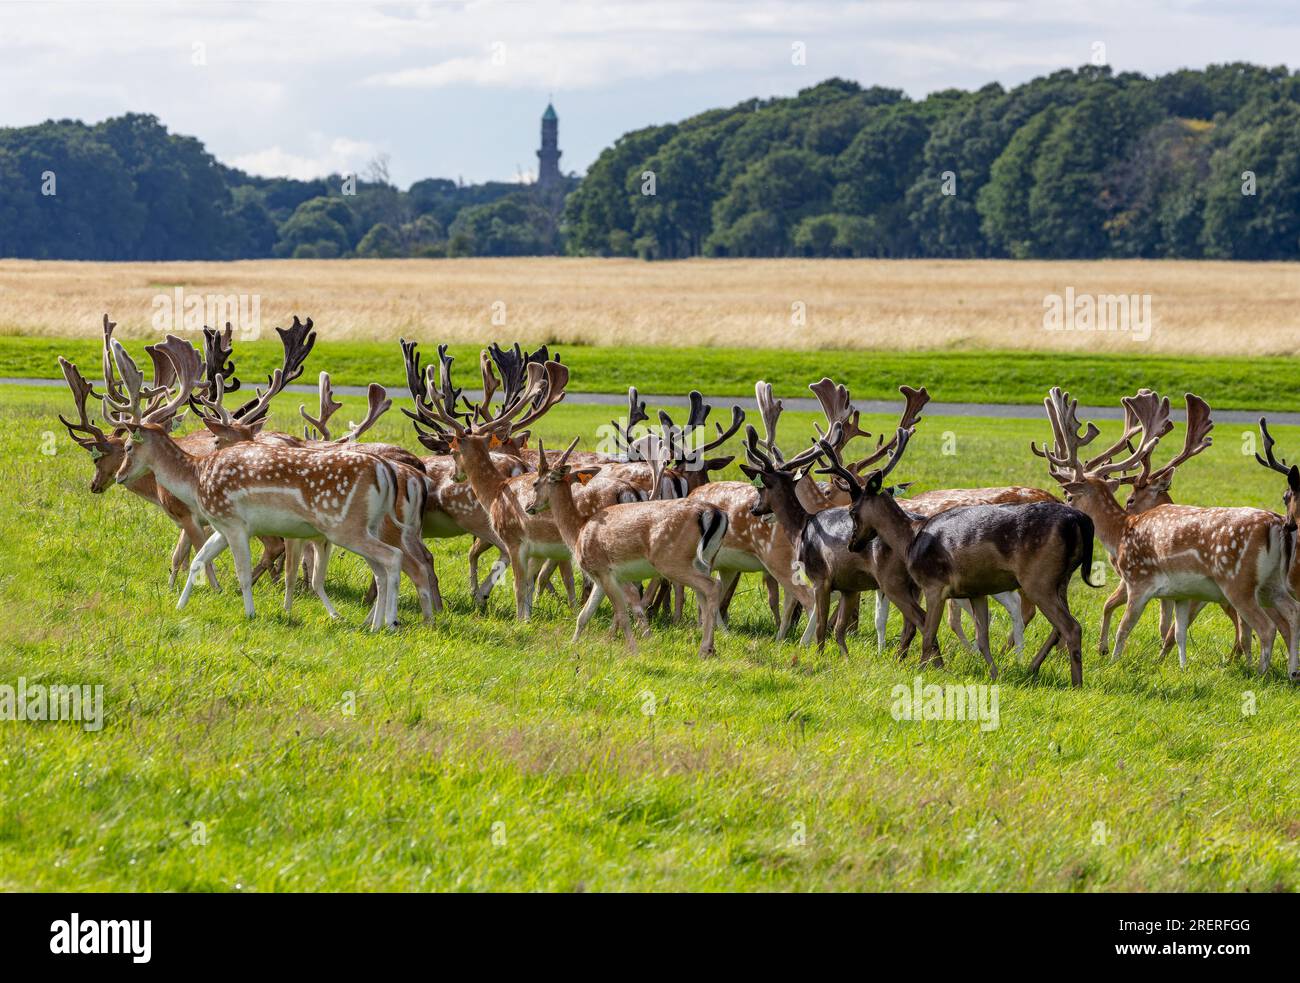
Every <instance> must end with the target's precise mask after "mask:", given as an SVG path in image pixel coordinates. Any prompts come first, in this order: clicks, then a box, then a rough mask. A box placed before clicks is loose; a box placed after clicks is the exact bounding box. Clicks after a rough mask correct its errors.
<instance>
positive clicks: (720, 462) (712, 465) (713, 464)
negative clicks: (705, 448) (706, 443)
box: [704, 454, 736, 471]
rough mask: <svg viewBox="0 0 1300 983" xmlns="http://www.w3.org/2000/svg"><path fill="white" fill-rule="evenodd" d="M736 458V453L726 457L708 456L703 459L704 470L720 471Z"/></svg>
mask: <svg viewBox="0 0 1300 983" xmlns="http://www.w3.org/2000/svg"><path fill="white" fill-rule="evenodd" d="M735 459H736V455H734V454H731V455H729V456H727V457H710V458H707V459H706V460H705V461H704V470H705V471H721V470H722V469H723V468H725V467H726V466H727V465H728V464H730V463H731V462H732V461H734V460H735Z"/></svg>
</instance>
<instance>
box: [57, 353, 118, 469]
mask: <svg viewBox="0 0 1300 983" xmlns="http://www.w3.org/2000/svg"><path fill="white" fill-rule="evenodd" d="M59 368H61V369H62V370H63V378H64V379H65V380H66V381H67V383H68V388H69V389H71V390H72V398H73V400H75V401H76V404H77V417H78V419H79V421H80V422H78V423H72V422H71V421H69V420H66V419H64V417H63V414H62V413H60V414H59V420H60V421H61V422H62V423H63V425H64V426H65V427H67V428H68V434H69V435H70V436H71V437H72V439H73V440H75V441H76V442H77V443H78V444H80V445H81V446H82V447H90V446H93V445H94V444H96V443H100V442H102V441H105V440H107V439H108V435H107V434H105V433H104V431H103V430H101V429H100V428H99V427H98V426H96V425H95V424H93V423H91V422H90V416H89V415H88V414H87V413H86V399H87V398H88V397H90V396H94V397H95V398H96V399H98V398H99V397H98V396H97V395H96V393H95V387H94V386H92V385H91V384H90V382H89V381H87V379H86V377H85V376H83V375H82V374H81V371H80V370H79V369H78V368H77V367H76V366H75V365H74V364H73V363H71V362H69V361H68V360H67V359H66V358H64V357H63V356H62V355H60V356H59ZM78 432H80V433H84V434H86V435H87V436H85V437H79V436H77V434H78Z"/></svg>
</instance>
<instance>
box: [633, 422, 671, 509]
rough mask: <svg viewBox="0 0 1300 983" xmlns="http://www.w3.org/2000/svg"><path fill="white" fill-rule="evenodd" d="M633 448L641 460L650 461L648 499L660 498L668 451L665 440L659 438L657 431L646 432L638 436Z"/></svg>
mask: <svg viewBox="0 0 1300 983" xmlns="http://www.w3.org/2000/svg"><path fill="white" fill-rule="evenodd" d="M633 448H634V449H635V450H636V452H637V453H638V454H639V455H640V456H641V460H643V461H648V462H649V463H650V480H651V486H650V499H651V500H652V501H653V500H655V499H658V498H661V497H662V495H663V478H664V471H665V470H666V469H667V467H668V460H669V455H670V453H671V452H670V451H669V449H668V445H667V443H666V442H665V441H663V440H661V439H660V437H659V435H658V434H657V433H648V434H646V435H645V436H644V437H642V438H640V439H639V440H638V441H637V442H636V443H635V444H634V445H633Z"/></svg>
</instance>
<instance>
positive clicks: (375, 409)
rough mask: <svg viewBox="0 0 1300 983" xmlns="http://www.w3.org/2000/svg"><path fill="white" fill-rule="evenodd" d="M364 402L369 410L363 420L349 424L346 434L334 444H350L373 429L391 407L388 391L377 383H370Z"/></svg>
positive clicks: (391, 402)
mask: <svg viewBox="0 0 1300 983" xmlns="http://www.w3.org/2000/svg"><path fill="white" fill-rule="evenodd" d="M366 400H367V403H368V405H369V409H368V410H367V412H366V415H365V418H364V419H363V420H362V421H361V422H360V423H350V424H349V425H348V427H349V429H348V432H347V433H345V434H344V435H343V436H342V437H340V438H338V440H336V441H334V443H336V444H349V443H352V442H353V441H355V440H356V439H357V438H358V437H360V436H361V435H362V434H363V433H365V432H366V431H367V430H369V429H370V428H371V427H373V426H374V425H375V421H376V420H378V419H379V418H380V417H381V416H383V415H384V414H385V413H387V412H388V409H389V407H391V406H392V405H393V401H392V400H391V399H389V398H388V391H387V390H386V389H385V388H384V387H383V386H381V385H380V384H379V383H377V382H372V383H371V384H370V385H369V387H368V388H367V389H366Z"/></svg>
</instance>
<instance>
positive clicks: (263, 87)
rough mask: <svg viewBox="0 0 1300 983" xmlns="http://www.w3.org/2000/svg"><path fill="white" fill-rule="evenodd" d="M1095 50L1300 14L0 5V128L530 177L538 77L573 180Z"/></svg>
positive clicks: (1107, 1)
mask: <svg viewBox="0 0 1300 983" xmlns="http://www.w3.org/2000/svg"><path fill="white" fill-rule="evenodd" d="M1099 43H1100V44H1101V45H1104V49H1097V48H1096V47H1095V46H1096V45H1097V44H1099ZM796 44H801V45H803V46H804V47H803V50H804V52H805V56H804V61H805V63H804V64H802V65H799V64H794V63H793V62H794V61H795V60H796V59H795V58H793V57H792V53H793V50H794V46H795V45H796ZM1094 51H1103V52H1104V57H1105V59H1106V61H1107V63H1109V64H1110V65H1111V66H1113V67H1114V68H1115V69H1116V70H1117V71H1126V70H1132V71H1140V72H1144V73H1147V74H1155V73H1160V72H1165V71H1169V70H1171V69H1175V68H1178V67H1183V66H1190V67H1203V66H1205V65H1207V64H1211V63H1214V62H1227V61H1238V60H1244V61H1252V62H1256V63H1261V64H1267V65H1278V64H1285V63H1288V59H1290V62H1291V63H1292V67H1295V65H1294V63H1295V62H1297V61H1300V55H1298V54H1297V52H1300V6H1297V5H1296V4H1295V3H1294V0H1289V2H1281V0H1279V2H1251V0H1245V2H1219V3H1201V2H1189V0H1183V2H1176V0H1137V2H1135V0H1124V2H1112V0H1087V2H1086V3H1084V2H1070V3H1064V2H1062V3H1056V2H1051V0H1039V2H1030V3H1005V2H1004V3H996V2H988V3H985V2H959V3H951V2H924V0H922V2H912V3H844V2H841V3H822V2H814V0H809V2H795V0H737V2H697V3H676V2H672V0H653V2H644V3H642V2H626V0H619V2H607V3H555V2H550V0H533V2H528V0H517V2H511V0H497V2H470V3H456V2H445V3H438V2H432V3H411V4H401V3H391V4H374V5H366V4H364V3H357V2H333V0H329V2H307V0H282V2H277V3H260V2H252V0H246V2H232V3H216V2H210V3H193V4H186V3H176V2H170V3H163V2H135V3H118V2H114V0H99V2H88V3H57V2H51V3H41V2H12V0H11V2H5V0H0V126H3V125H24V124H30V123H37V122H40V121H41V120H44V119H49V118H67V117H72V118H78V119H84V120H87V121H98V120H100V119H103V118H104V117H107V116H112V115H116V114H118V113H122V112H126V111H135V112H147V113H153V114H155V115H156V116H158V117H159V118H161V119H162V121H163V122H164V123H165V124H166V125H167V126H168V127H170V128H171V129H172V130H174V131H179V132H182V133H187V134H192V135H194V136H197V137H199V138H200V139H201V140H202V141H203V142H204V143H205V144H206V145H207V147H208V149H209V150H211V151H212V152H213V153H215V154H216V155H217V157H219V158H220V159H221V160H223V161H225V162H227V163H231V164H235V165H237V166H239V167H243V168H245V169H246V170H249V171H252V172H255V173H259V174H287V175H291V176H294V177H311V176H314V175H319V174H323V173H328V172H330V171H344V170H354V169H358V168H363V167H364V165H365V164H366V162H367V161H369V160H370V159H372V158H373V157H374V156H376V155H377V154H387V155H388V157H389V160H390V168H391V173H392V176H393V179H394V180H395V182H396V183H398V184H400V185H402V186H403V187H404V186H406V185H408V184H409V183H410V182H411V181H414V180H416V179H418V178H421V177H427V176H439V177H452V178H455V177H463V178H464V179H465V180H467V181H481V180H487V179H498V180H511V179H515V178H516V177H518V176H519V175H520V174H525V175H528V174H531V173H532V172H533V171H534V170H535V166H536V158H535V156H534V151H535V149H536V147H537V139H538V127H539V117H540V116H541V113H542V110H543V109H544V108H545V106H546V101H547V98H548V96H550V95H551V94H552V93H553V94H554V99H555V106H556V109H557V111H558V112H559V115H560V146H561V149H562V150H563V151H564V156H563V158H562V161H561V163H562V166H563V167H564V169H565V170H574V171H578V172H582V171H583V170H585V169H586V167H587V166H588V165H589V164H590V163H591V161H592V160H593V159H594V158H595V157H596V155H597V154H598V153H599V152H600V150H601V149H602V148H603V147H605V146H606V145H608V144H609V143H610V142H612V141H613V140H614V139H615V138H616V137H618V136H619V135H620V134H621V133H623V132H625V131H627V130H629V129H634V128H636V127H640V126H644V125H647V124H650V123H660V122H669V121H673V120H677V119H681V118H682V117H684V116H687V115H690V114H691V113H694V112H697V111H699V110H702V109H707V108H710V107H715V106H725V105H730V104H733V103H735V102H738V101H740V100H742V99H745V98H748V97H750V96H754V95H759V96H774V95H792V94H794V93H795V92H797V91H798V90H799V89H801V88H804V87H806V86H808V85H811V84H814V83H816V82H818V81H820V80H821V79H824V78H827V77H829V76H832V75H840V76H844V77H847V78H852V79H855V80H857V81H859V82H861V83H863V84H879V85H887V86H894V87H898V88H902V89H903V90H905V91H906V92H907V93H908V94H909V95H912V96H917V97H919V96H923V95H924V94H925V93H927V92H930V91H932V90H935V89H941V88H946V87H949V86H960V87H963V88H970V87H978V86H980V85H983V84H985V83H987V82H989V81H993V80H996V81H999V82H1002V83H1003V84H1004V85H1013V84H1015V83H1018V82H1021V81H1024V80H1026V79H1029V78H1033V77H1034V76H1036V75H1041V74H1044V73H1046V72H1050V71H1052V70H1055V69H1057V68H1061V67H1074V66H1078V65H1080V64H1084V63H1087V62H1088V61H1090V60H1091V59H1092V58H1093V55H1094Z"/></svg>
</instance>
